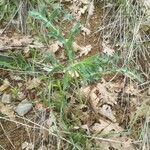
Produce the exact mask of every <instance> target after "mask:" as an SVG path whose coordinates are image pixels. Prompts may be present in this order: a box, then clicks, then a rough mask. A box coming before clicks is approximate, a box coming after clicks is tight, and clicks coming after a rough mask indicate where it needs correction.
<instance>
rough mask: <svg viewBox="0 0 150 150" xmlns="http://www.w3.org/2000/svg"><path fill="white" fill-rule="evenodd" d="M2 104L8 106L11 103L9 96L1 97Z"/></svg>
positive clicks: (5, 94)
mask: <svg viewBox="0 0 150 150" xmlns="http://www.w3.org/2000/svg"><path fill="white" fill-rule="evenodd" d="M2 103H4V104H10V103H11V94H7V93H4V94H3V95H2Z"/></svg>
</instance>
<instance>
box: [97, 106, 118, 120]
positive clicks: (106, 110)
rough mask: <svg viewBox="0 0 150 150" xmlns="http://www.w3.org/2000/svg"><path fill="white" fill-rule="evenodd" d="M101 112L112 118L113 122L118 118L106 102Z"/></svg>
mask: <svg viewBox="0 0 150 150" xmlns="http://www.w3.org/2000/svg"><path fill="white" fill-rule="evenodd" d="M99 113H100V114H101V115H103V116H105V117H107V118H108V119H110V120H111V121H112V122H116V118H115V116H114V113H113V111H112V109H111V107H110V106H109V105H106V104H104V105H103V106H102V107H101V108H100V110H99Z"/></svg>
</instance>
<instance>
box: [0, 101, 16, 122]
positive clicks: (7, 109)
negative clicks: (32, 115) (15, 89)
mask: <svg viewBox="0 0 150 150" xmlns="http://www.w3.org/2000/svg"><path fill="white" fill-rule="evenodd" d="M0 112H1V113H2V114H4V115H6V116H8V117H9V118H11V119H14V118H15V115H14V111H13V108H12V106H10V105H4V104H2V103H0Z"/></svg>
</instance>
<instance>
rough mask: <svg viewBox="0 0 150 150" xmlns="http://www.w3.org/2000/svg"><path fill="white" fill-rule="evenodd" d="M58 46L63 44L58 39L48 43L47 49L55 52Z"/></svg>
mask: <svg viewBox="0 0 150 150" xmlns="http://www.w3.org/2000/svg"><path fill="white" fill-rule="evenodd" d="M60 47H63V44H62V43H61V42H59V41H55V42H54V43H53V44H52V45H50V47H49V50H50V51H51V52H53V53H56V52H57V51H58V50H59V48H60Z"/></svg>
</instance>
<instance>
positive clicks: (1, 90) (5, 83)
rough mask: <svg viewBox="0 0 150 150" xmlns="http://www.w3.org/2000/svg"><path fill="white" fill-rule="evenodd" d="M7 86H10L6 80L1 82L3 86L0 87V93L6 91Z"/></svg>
mask: <svg viewBox="0 0 150 150" xmlns="http://www.w3.org/2000/svg"><path fill="white" fill-rule="evenodd" d="M9 86H10V83H9V81H8V79H5V80H4V81H3V84H2V85H1V86H0V92H3V91H4V90H6V89H7V88H8V87H9Z"/></svg>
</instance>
